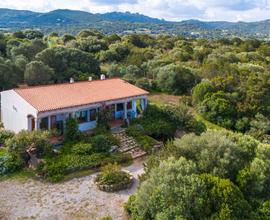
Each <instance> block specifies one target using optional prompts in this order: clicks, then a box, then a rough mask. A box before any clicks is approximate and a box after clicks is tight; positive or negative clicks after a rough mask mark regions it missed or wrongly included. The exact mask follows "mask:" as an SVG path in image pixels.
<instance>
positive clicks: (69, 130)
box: [65, 118, 80, 141]
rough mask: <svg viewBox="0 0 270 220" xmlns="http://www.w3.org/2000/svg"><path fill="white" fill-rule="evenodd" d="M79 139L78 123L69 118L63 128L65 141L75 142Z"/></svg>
mask: <svg viewBox="0 0 270 220" xmlns="http://www.w3.org/2000/svg"><path fill="white" fill-rule="evenodd" d="M79 137H80V131H79V126H78V122H77V120H76V119H75V118H69V119H67V120H66V128H65V140H66V141H76V140H78V139H79Z"/></svg>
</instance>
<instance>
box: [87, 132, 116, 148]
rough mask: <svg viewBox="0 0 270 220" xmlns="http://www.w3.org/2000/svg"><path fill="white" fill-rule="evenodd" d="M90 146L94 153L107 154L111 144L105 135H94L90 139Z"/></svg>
mask: <svg viewBox="0 0 270 220" xmlns="http://www.w3.org/2000/svg"><path fill="white" fill-rule="evenodd" d="M91 143H92V146H93V148H94V150H95V151H96V152H109V151H110V149H111V146H112V145H113V143H111V141H110V140H109V138H107V136H106V135H102V134H99V135H96V136H94V137H93V138H92V141H91Z"/></svg>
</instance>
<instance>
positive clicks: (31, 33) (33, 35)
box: [23, 30, 44, 40]
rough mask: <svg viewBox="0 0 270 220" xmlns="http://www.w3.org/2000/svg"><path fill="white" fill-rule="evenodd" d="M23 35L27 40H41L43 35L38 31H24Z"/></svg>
mask: <svg viewBox="0 0 270 220" xmlns="http://www.w3.org/2000/svg"><path fill="white" fill-rule="evenodd" d="M23 33H24V35H25V37H26V38H27V39H29V40H33V39H38V38H39V39H41V38H43V36H44V34H43V33H42V32H41V31H38V30H25V31H24V32H23Z"/></svg>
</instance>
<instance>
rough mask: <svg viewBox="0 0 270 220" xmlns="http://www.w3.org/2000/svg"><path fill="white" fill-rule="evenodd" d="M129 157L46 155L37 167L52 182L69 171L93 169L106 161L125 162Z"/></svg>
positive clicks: (116, 155)
mask: <svg viewBox="0 0 270 220" xmlns="http://www.w3.org/2000/svg"><path fill="white" fill-rule="evenodd" d="M128 161H130V157H129V156H126V155H123V154H112V155H110V154H107V153H94V154H91V155H78V154H62V155H59V156H56V157H48V158H46V159H45V163H42V164H40V166H39V167H38V169H37V172H38V174H39V175H41V176H43V177H44V178H45V179H48V180H49V181H52V182H57V181H59V180H61V179H62V178H63V177H64V175H67V174H69V173H72V172H75V171H79V170H85V169H95V168H99V167H100V166H102V165H106V164H108V163H126V162H128Z"/></svg>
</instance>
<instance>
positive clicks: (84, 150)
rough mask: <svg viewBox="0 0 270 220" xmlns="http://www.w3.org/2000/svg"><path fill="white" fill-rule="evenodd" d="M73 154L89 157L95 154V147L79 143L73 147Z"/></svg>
mask: <svg viewBox="0 0 270 220" xmlns="http://www.w3.org/2000/svg"><path fill="white" fill-rule="evenodd" d="M71 152H72V153H74V154H78V155H89V154H91V153H93V147H92V145H91V144H89V143H78V144H75V145H74V146H73V147H72V149H71Z"/></svg>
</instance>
